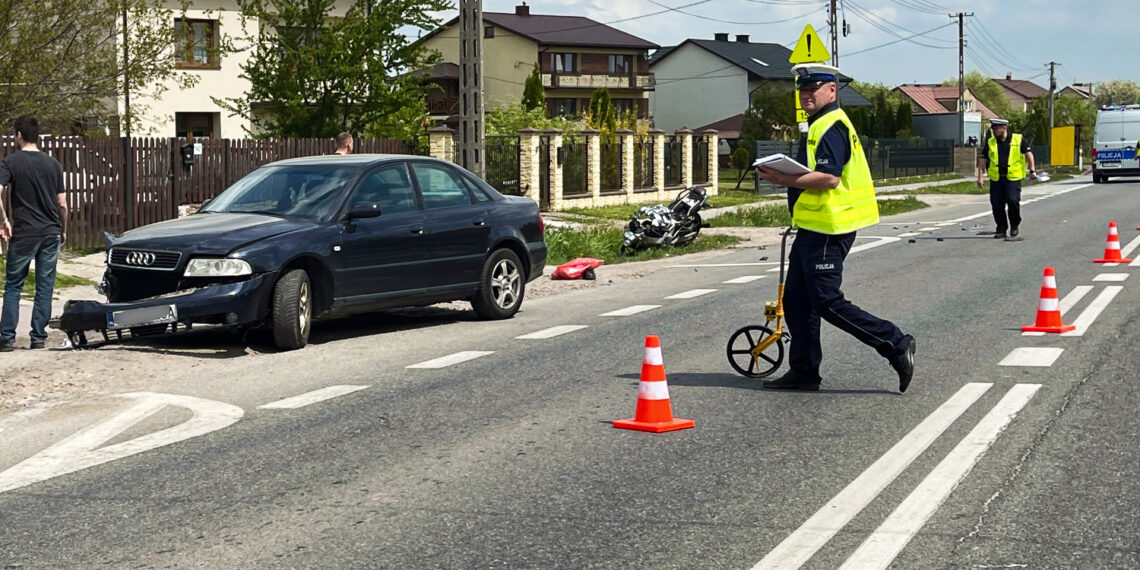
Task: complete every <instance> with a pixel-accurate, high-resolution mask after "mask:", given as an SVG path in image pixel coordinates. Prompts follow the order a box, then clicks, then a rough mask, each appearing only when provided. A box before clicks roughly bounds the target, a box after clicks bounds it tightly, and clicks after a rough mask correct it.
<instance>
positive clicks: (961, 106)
mask: <svg viewBox="0 0 1140 570" xmlns="http://www.w3.org/2000/svg"><path fill="white" fill-rule="evenodd" d="M973 15H974V13H973V12H970V13H969V14H967V13H965V12H958V13H957V14H950V17H951V18H958V146H962V145H964V144H966V64H965V60H966V32H965V30H964V28H963V18H965V17H966V16H971V17H972V16H973Z"/></svg>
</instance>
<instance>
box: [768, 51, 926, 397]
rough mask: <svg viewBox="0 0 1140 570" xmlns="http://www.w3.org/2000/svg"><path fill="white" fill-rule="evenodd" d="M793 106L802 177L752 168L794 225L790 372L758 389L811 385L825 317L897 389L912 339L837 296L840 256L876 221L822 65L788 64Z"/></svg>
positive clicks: (828, 71) (910, 366) (862, 165)
mask: <svg viewBox="0 0 1140 570" xmlns="http://www.w3.org/2000/svg"><path fill="white" fill-rule="evenodd" d="M792 73H793V75H794V76H795V80H796V86H797V87H798V88H799V97H800V105H801V106H802V107H803V109H804V111H806V112H807V113H808V115H809V117H808V132H807V137H806V139H805V140H801V141H800V152H799V156H798V160H799V162H800V163H801V164H805V165H807V166H808V168H811V169H812V170H813V172H809V173H806V174H783V173H781V172H778V171H776V170H774V169H771V168H767V167H760V168H758V169H757V174H758V175H759V176H760V178H762V179H764V180H767V181H768V182H771V183H773V184H777V185H780V186H787V187H788V207H789V209H790V210H791V212H792V224H793V225H795V226H797V227H798V228H799V232H798V233H797V234H796V239H795V241H794V242H793V243H792V252H791V254H790V255H789V257H788V276H787V282H786V285H785V288H784V313H785V316H786V317H787V320H788V330H789V332H790V333H791V337H792V340H791V350H790V353H789V359H788V363H789V364H790V366H791V370H789V371H788V373H787V374H785V375H784V376H782V377H780V378H779V379H776V380H771V381H767V382H765V383H764V387H765V388H772V389H780V390H818V389H819V384H820V380H821V378H820V374H819V365H820V362H821V361H822V360H823V349H822V347H821V346H820V341H819V326H820V319H821V318H822V319H823V320H826V321H827V322H829V323H831V324H832V325H834V326H836V327H838V328H839V329H841V330H843V331H845V332H847V333H848V334H850V335H852V336H854V337H855V338H857V339H859V340H860V341H862V342H863V343H864V344H867V345H868V346H871V347H873V348H874V349H875V350H876V351H877V352H878V353H879V354H880V355H881V356H883V357H884V358H886V359H888V361H890V363H891V366H892V367H893V368H894V369H895V372H896V373H897V374H898V378H899V391H900V392H905V391H906V389H907V386H909V385H910V381H911V378H912V377H913V375H914V352H915V341H914V337H913V336H911V335H908V334H903V332H902V331H901V330H899V328H898V327H897V326H895V325H894V324H893V323H891V322H890V321H886V320H883V319H880V318H879V317H876V316H874V315H872V314H870V313H868V312H867V311H864V310H863V309H860V308H859V307H857V306H855V304H853V303H851V302H850V301H848V300H847V299H846V298H844V296H843V291H840V289H839V287H840V285H841V284H842V282H843V261H844V259H846V257H847V253H848V252H849V251H850V250H851V244H852V243H854V241H855V232H856V230H860V229H862V228H865V227H868V226H873V225H875V224H877V223H878V222H879V205H878V202H876V201H875V187H874V184H873V183H872V182H871V171H870V169H869V168H868V166H867V159H866V157H865V155H864V154H863V147H862V145H861V144H860V142H859V137H858V135H857V134H856V133H855V127H853V126H852V125H851V121H850V119H848V118H847V114H846V113H844V112H843V110H842V109H840V108H839V102H838V95H837V93H836V90H837V89H838V86H837V84H836V76H837V75H838V74H839V70H838V69H836V68H835V67H832V66H830V65H820V64H802V65H797V66H795V67H793V68H792Z"/></svg>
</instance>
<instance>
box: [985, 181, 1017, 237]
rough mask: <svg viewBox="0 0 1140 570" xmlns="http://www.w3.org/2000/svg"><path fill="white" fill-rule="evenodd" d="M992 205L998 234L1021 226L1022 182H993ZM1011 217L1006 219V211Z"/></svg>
mask: <svg viewBox="0 0 1140 570" xmlns="http://www.w3.org/2000/svg"><path fill="white" fill-rule="evenodd" d="M990 205H991V206H993V208H994V222H995V223H996V224H997V233H999V234H1000V233H1005V231H1006V230H1008V229H1010V228H1016V227H1018V226H1020V225H1021V181H1020V180H991V181H990ZM1007 208H1008V209H1009V217H1008V218H1007V217H1006V209H1007Z"/></svg>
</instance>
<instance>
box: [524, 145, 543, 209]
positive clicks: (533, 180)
mask: <svg viewBox="0 0 1140 570" xmlns="http://www.w3.org/2000/svg"><path fill="white" fill-rule="evenodd" d="M541 136H542V135H541V133H539V132H538V129H532V128H529V127H528V128H525V129H519V190H521V191H522V193H523V196H526V197H527V198H530V199H531V200H534V201H535V202H540V203H541V201H542V197H541V196H539V192H540V191H541V189H542V186H541V185H540V183H539V182H540V181H539V176H541V172H542V171H541V170H540V168H539V164H538V162H539V159H540V158H541V157H540V153H539V150H538V143H539V139H540V137H541Z"/></svg>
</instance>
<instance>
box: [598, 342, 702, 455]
mask: <svg viewBox="0 0 1140 570" xmlns="http://www.w3.org/2000/svg"><path fill="white" fill-rule="evenodd" d="M633 416H634V417H632V418H630V419H626V420H614V427H616V428H623V429H635V430H638V431H651V432H653V433H661V432H663V431H673V430H676V429H685V428H691V427H693V426H695V425H696V422H694V421H693V420H684V419H681V418H674V417H673V407H672V406H671V405H670V404H669V386H668V385H667V384H666V382H665V361H663V360H662V359H661V339H659V338H657V335H655V334H651V335H649V336H647V337H645V359H644V360H642V362H641V382H640V383H638V386H637V410H636V411H635V412H634V414H633Z"/></svg>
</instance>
